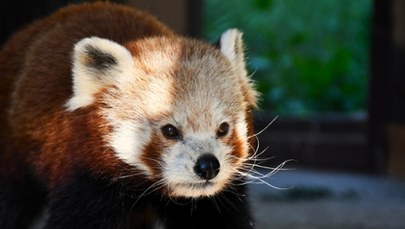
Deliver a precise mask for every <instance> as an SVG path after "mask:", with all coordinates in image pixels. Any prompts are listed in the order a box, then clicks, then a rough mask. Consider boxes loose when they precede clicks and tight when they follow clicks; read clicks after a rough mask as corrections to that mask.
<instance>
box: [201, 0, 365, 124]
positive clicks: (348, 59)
mask: <svg viewBox="0 0 405 229" xmlns="http://www.w3.org/2000/svg"><path fill="white" fill-rule="evenodd" d="M371 8H372V0H355V1H353V0H306V1H300V0H249V1H248V0H205V3H204V19H203V34H204V36H205V38H206V39H208V40H211V41H216V40H217V39H218V37H219V36H220V34H221V33H222V32H223V31H225V30H226V29H228V28H232V27H236V28H239V29H240V30H242V31H243V32H244V40H245V44H246V47H247V57H248V59H247V62H248V68H249V72H251V73H253V74H254V75H253V78H254V79H255V80H256V81H257V88H258V89H259V90H260V91H261V93H262V101H261V107H262V108H263V109H265V110H270V111H272V112H274V113H277V114H282V115H294V116H308V115H313V114H318V113H325V112H343V113H351V112H358V111H364V110H365V108H366V98H367V97H366V95H367V82H368V80H367V74H368V63H369V48H368V47H369V30H370V20H371Z"/></svg>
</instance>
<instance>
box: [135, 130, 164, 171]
mask: <svg viewBox="0 0 405 229" xmlns="http://www.w3.org/2000/svg"><path fill="white" fill-rule="evenodd" d="M166 147H167V146H166V145H165V143H164V142H163V141H162V139H161V138H160V137H159V136H158V135H157V134H153V135H152V138H151V141H150V142H149V143H148V144H147V145H146V146H145V148H144V150H143V152H142V154H141V155H140V160H141V162H142V163H143V164H145V165H146V166H147V167H148V168H149V170H150V171H151V172H152V174H151V175H152V177H159V176H160V175H161V173H162V154H163V151H164V149H165V148H166Z"/></svg>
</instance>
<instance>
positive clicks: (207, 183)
mask: <svg viewBox="0 0 405 229" xmlns="http://www.w3.org/2000/svg"><path fill="white" fill-rule="evenodd" d="M176 186H180V187H183V188H194V189H195V188H197V189H204V188H209V187H212V186H214V182H211V181H205V182H200V183H179V184H176Z"/></svg>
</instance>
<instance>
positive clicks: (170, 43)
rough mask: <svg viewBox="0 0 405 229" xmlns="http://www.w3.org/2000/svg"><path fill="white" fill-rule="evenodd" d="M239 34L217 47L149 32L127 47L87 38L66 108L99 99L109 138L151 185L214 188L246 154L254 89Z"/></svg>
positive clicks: (173, 189)
mask: <svg viewBox="0 0 405 229" xmlns="http://www.w3.org/2000/svg"><path fill="white" fill-rule="evenodd" d="M240 36H241V35H240V33H239V32H237V31H236V30H229V31H227V32H226V33H225V34H224V35H223V36H222V38H221V47H220V50H218V49H215V48H213V47H211V46H209V45H207V44H203V43H201V42H197V41H194V40H186V39H179V38H170V39H169V38H150V39H146V40H142V41H135V42H132V43H129V44H127V48H125V47H123V46H120V45H119V44H117V43H114V42H112V41H108V40H105V39H100V38H87V39H84V40H82V41H81V42H79V43H78V44H77V45H76V47H75V65H74V69H73V72H74V95H73V97H72V98H71V99H70V100H69V101H68V103H67V108H68V110H71V111H73V110H75V109H78V108H80V107H84V106H87V105H89V104H93V103H98V104H100V106H101V108H100V111H99V112H100V114H101V115H102V116H103V117H104V119H105V120H106V122H107V123H106V125H109V126H111V127H112V128H111V129H112V132H111V133H109V134H108V135H106V136H103V139H104V142H105V144H106V145H107V146H108V147H109V148H111V149H112V150H113V152H114V154H115V155H116V158H117V159H118V160H121V161H123V162H125V163H127V164H129V165H130V166H132V167H133V168H134V170H136V171H139V172H140V173H141V175H142V176H144V177H146V179H148V180H150V181H152V182H154V184H153V189H159V190H162V191H163V192H164V193H165V194H167V195H169V196H177V197H201V196H211V195H214V194H216V193H218V192H220V191H222V190H224V189H225V188H226V187H227V185H229V184H230V182H231V181H232V179H234V178H235V176H236V175H237V174H238V173H237V171H238V170H239V169H241V168H242V167H243V163H244V162H245V161H246V160H247V158H248V156H249V148H250V146H249V144H248V139H249V136H248V124H247V117H246V112H247V110H248V109H249V108H250V107H251V106H254V105H255V99H256V98H255V97H256V92H255V91H254V90H253V89H252V86H251V84H250V82H249V80H248V78H247V76H246V71H245V67H244V61H243V56H242V57H241V56H240V55H243V53H242V51H241V44H240V42H241V41H240ZM238 49H239V50H238ZM100 63H101V64H100ZM239 65H241V66H239ZM94 73H96V74H94ZM92 75H93V76H92ZM83 79H84V80H83ZM96 94H97V96H95V95H96ZM97 99H98V100H100V101H96V100H97ZM151 188H152V186H151Z"/></svg>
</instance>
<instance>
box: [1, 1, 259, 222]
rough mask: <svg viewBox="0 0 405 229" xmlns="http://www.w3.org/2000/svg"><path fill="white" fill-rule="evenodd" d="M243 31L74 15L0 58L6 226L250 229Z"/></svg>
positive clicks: (11, 45)
mask: <svg viewBox="0 0 405 229" xmlns="http://www.w3.org/2000/svg"><path fill="white" fill-rule="evenodd" d="M241 37H242V34H241V32H239V31H238V30H236V29H230V30H228V31H226V32H224V33H223V34H222V36H221V37H220V39H219V42H218V45H217V46H215V45H211V44H208V43H205V42H202V41H198V40H194V39H190V38H184V37H181V36H179V35H177V34H175V33H174V32H172V31H171V30H170V29H168V28H167V27H166V26H165V25H163V24H162V23H160V22H159V21H157V20H156V19H155V18H153V17H152V16H150V15H148V14H146V13H143V12H141V11H138V10H135V9H132V8H128V7H124V6H120V5H115V4H110V3H92V4H82V5H72V6H68V7H66V8H63V9H61V10H59V11H58V12H56V13H54V14H52V15H50V16H49V17H47V18H45V19H42V20H39V21H36V22H34V23H33V24H31V25H29V26H28V27H26V28H24V29H23V30H21V31H20V32H18V33H16V34H15V35H14V36H12V37H11V39H10V40H9V41H8V42H7V43H6V44H5V45H4V47H3V48H2V49H1V52H0V106H1V107H2V110H1V112H0V128H1V129H0V131H1V132H0V228H27V227H29V225H30V224H31V223H32V221H33V220H34V219H35V217H36V216H37V215H38V214H39V213H40V212H42V211H45V212H46V220H45V223H44V224H45V225H44V228H49V229H50V228H52V229H57V228H167V229H169V228H176V229H178V228H233V229H236V228H253V227H254V225H253V219H252V216H251V212H250V210H249V209H250V207H249V203H248V198H247V196H246V187H245V178H244V177H243V176H242V175H241V173H239V172H238V171H241V170H242V169H243V168H244V166H245V163H246V161H247V160H248V158H249V157H250V155H251V154H252V145H253V144H254V141H253V139H254V138H253V137H252V136H253V125H252V114H251V113H252V109H253V108H254V107H255V106H256V100H257V92H256V91H255V89H254V86H253V82H252V80H251V79H250V78H249V77H248V75H247V73H246V69H245V61H244V53H243V41H242V38H241Z"/></svg>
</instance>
